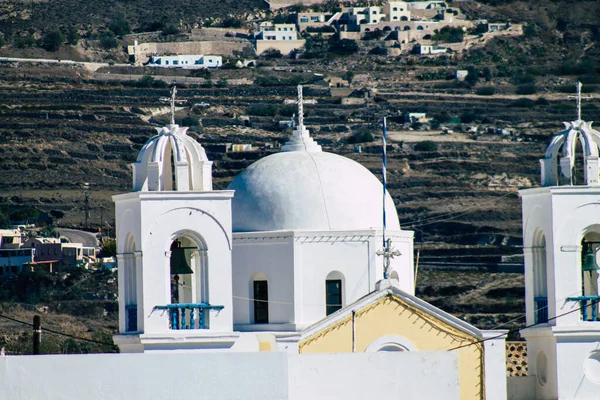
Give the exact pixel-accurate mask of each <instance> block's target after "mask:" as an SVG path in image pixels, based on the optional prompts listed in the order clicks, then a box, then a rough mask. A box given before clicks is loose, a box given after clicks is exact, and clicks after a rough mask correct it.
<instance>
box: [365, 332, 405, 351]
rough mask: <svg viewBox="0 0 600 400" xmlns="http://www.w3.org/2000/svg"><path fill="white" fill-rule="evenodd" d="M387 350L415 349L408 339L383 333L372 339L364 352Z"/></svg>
mask: <svg viewBox="0 0 600 400" xmlns="http://www.w3.org/2000/svg"><path fill="white" fill-rule="evenodd" d="M388 351H417V348H416V346H415V345H414V344H413V343H412V342H411V341H410V340H408V339H406V338H404V337H402V336H397V335H385V336H381V337H379V338H377V339H375V340H374V341H372V342H371V343H370V344H369V346H367V348H366V350H365V353H377V352H388Z"/></svg>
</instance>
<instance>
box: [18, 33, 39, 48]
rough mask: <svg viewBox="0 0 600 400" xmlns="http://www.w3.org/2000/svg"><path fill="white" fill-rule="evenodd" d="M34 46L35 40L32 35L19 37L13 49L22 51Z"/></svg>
mask: <svg viewBox="0 0 600 400" xmlns="http://www.w3.org/2000/svg"><path fill="white" fill-rule="evenodd" d="M35 45H36V41H35V38H34V37H33V35H27V36H22V37H19V38H18V39H17V40H16V41H15V47H17V48H19V49H24V48H27V47H34V46H35Z"/></svg>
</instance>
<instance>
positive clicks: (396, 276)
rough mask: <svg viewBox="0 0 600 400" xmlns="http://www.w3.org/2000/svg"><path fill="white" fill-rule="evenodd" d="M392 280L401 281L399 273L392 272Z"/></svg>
mask: <svg viewBox="0 0 600 400" xmlns="http://www.w3.org/2000/svg"><path fill="white" fill-rule="evenodd" d="M390 279H395V280H397V281H399V280H400V279H398V272H397V271H396V270H393V271H392V273H391V274H390Z"/></svg>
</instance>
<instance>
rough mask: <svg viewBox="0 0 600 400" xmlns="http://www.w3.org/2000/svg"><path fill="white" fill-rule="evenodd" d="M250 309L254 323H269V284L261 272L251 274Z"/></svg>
mask: <svg viewBox="0 0 600 400" xmlns="http://www.w3.org/2000/svg"><path fill="white" fill-rule="evenodd" d="M251 284H252V299H253V302H252V309H253V313H252V315H253V319H254V323H255V324H268V323H269V284H268V281H267V277H266V276H265V274H263V273H256V274H254V275H252V279H251Z"/></svg>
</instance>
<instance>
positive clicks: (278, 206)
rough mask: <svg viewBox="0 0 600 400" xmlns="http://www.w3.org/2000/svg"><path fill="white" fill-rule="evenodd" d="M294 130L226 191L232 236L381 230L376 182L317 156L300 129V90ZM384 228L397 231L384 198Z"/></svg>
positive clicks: (343, 162)
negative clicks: (231, 193)
mask: <svg viewBox="0 0 600 400" xmlns="http://www.w3.org/2000/svg"><path fill="white" fill-rule="evenodd" d="M298 93H299V94H298V101H297V104H298V126H297V127H296V129H295V130H294V133H293V136H292V138H291V140H290V141H289V142H288V143H286V144H285V145H284V146H283V147H282V149H281V152H280V153H277V154H272V155H270V156H268V157H265V158H263V159H261V160H259V161H257V162H255V163H254V164H252V165H250V166H249V167H248V168H247V169H246V170H245V171H244V172H242V173H241V174H240V175H238V176H237V177H236V178H235V179H234V180H233V182H231V184H230V185H229V187H228V189H230V190H235V194H234V197H233V203H232V208H233V231H234V232H257V231H258V232H260V231H276V230H325V231H327V230H332V231H335V230H343V231H347V230H364V229H374V228H375V229H378V228H382V227H383V210H382V194H383V193H382V192H383V187H382V184H381V182H379V180H378V179H377V178H376V177H375V176H374V175H373V174H372V173H371V172H370V171H369V170H368V169H366V168H365V167H363V166H362V165H360V164H359V163H357V162H355V161H353V160H350V159H349V158H346V157H342V156H339V155H336V154H332V153H326V152H323V151H322V150H321V146H319V145H318V144H317V143H315V141H314V140H313V139H312V138H311V137H310V135H309V132H308V130H307V129H306V128H305V127H304V125H303V115H302V103H303V100H302V87H299V88H298ZM385 208H386V217H387V218H386V220H387V228H388V229H392V230H400V223H399V222H398V214H397V213H396V208H395V206H394V202H393V200H392V198H391V197H390V195H389V194H387V193H386V201H385Z"/></svg>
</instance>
